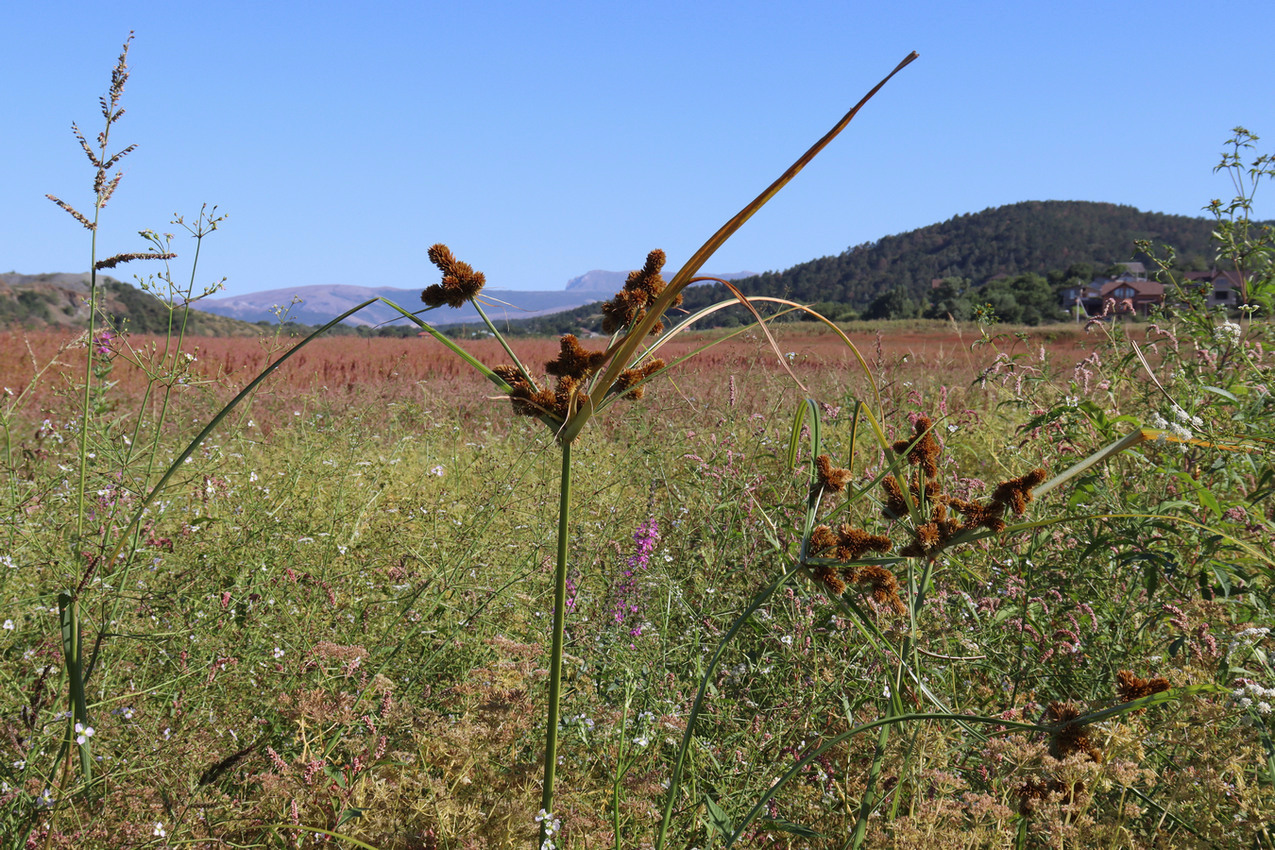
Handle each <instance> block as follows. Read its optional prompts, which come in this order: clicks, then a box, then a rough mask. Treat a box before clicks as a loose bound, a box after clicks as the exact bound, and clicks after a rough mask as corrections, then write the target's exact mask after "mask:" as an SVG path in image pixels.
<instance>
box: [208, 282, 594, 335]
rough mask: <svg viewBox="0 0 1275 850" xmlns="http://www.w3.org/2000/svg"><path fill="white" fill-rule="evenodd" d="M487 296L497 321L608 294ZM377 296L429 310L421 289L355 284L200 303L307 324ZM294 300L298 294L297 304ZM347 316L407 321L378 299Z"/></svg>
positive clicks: (461, 317)
mask: <svg viewBox="0 0 1275 850" xmlns="http://www.w3.org/2000/svg"><path fill="white" fill-rule="evenodd" d="M483 296H484V299H485V302H486V304H485V305H484V307H483V310H484V311H485V312H486V313H487V315H488V317H489V318H490V319H491V320H492V321H493V322H504V321H507V320H510V319H526V318H531V317H534V316H543V315H546V314H549V313H556V312H560V311H562V310H570V309H572V308H573V307H579V306H581V305H584V304H588V303H589V302H591V301H601V300H604V299H605V298H607V297H609V296H607V295H602V294H597V293H592V292H588V291H583V290H581V291H574V292H521V291H516V290H512V289H492V288H490V287H488V288H487V289H484V290H483ZM373 298H384V299H386V300H387V301H392V302H394V303H395V304H397V305H398V306H400V307H402V308H403V309H404V310H407V311H408V312H413V313H414V312H416V311H418V310H424V309H425V305H424V304H422V303H421V291H420V290H419V289H399V288H395V287H388V286H380V287H372V286H352V285H336V286H295V287H289V288H287V289H271V290H267V291H265V292H250V293H248V294H247V295H233V296H230V297H227V298H209V299H206V300H204V301H201V302H200V307H201V308H202V309H204V310H207V311H208V312H210V313H217V314H218V315H221V316H231V317H233V318H236V319H240V320H242V321H245V322H261V321H268V322H278V321H279V316H281V315H284V314H285V313H286V315H287V319H288V321H292V322H298V323H300V324H304V325H322V324H325V323H327V322H330V321H332V319H334V318H336V317H337V316H339V315H341V314H342V313H344V312H345V311H346V310H349V309H351V308H353V307H356V306H358V305H359V304H361V303H363V302H364V301H368V300H370V299H373ZM294 299H296V303H295V304H294V303H293V300H294ZM501 302H503V303H501ZM422 318H424V319H425V320H426V321H428V322H430V323H431V324H436V325H448V324H461V323H476V322H480V321H481V319H479V318H478V313H477V311H475V310H474V308H473V307H470V306H468V305H466V306H465V307H462V308H460V309H458V310H452V309H450V308H447V307H444V308H442V309H439V310H430V311H429V312H428V313H425V314H423V316H422ZM345 321H346V323H347V324H351V325H364V326H370V325H380V324H388V323H394V322H399V323H402V322H406V321H407V320H406V319H404V318H403V315H402V314H401V313H399V312H398V311H397V310H395V309H394V308H392V307H389V306H387V305H385V304H382V303H379V302H378V303H376V304H372V305H370V306H368V307H364V308H363V309H362V310H360V311H359V312H357V313H355V314H354V315H353V316H351V317H350V318H348V319H346V320H345Z"/></svg>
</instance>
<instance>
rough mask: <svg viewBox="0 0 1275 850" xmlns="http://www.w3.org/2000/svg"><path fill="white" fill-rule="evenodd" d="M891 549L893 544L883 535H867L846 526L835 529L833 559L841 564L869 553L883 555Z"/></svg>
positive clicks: (850, 526) (860, 530)
mask: <svg viewBox="0 0 1275 850" xmlns="http://www.w3.org/2000/svg"><path fill="white" fill-rule="evenodd" d="M893 548H894V542H893V541H892V540H890V538H888V537H885V536H884V535H880V534H869V533H868V532H866V531H864V530H863V529H861V528H855V527H854V526H852V525H848V524H846V525H842V526H841V527H840V528H838V529H837V549H836V555H835V557H836V559H837V560H838V561H841V562H843V563H847V562H849V561H857V560H859V559H860V558H862V557H863V556H864V555H866V554H867V553H869V552H879V553H881V554H885V553H886V552H889V551H890V550H891V549H893Z"/></svg>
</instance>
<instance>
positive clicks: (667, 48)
mask: <svg viewBox="0 0 1275 850" xmlns="http://www.w3.org/2000/svg"><path fill="white" fill-rule="evenodd" d="M0 6H2V8H0V32H4V33H5V36H6V37H5V51H4V60H5V64H6V65H7V75H8V81H7V82H6V83H5V84H4V85H3V86H0V105H2V106H3V114H4V115H5V116H6V121H5V124H6V128H5V130H4V132H3V133H0V161H3V162H4V163H5V164H4V167H3V172H2V174H3V178H2V179H0V198H2V199H3V203H0V271H9V270H14V271H19V272H23V273H28V274H30V273H37V272H45V271H79V270H83V269H85V268H87V266H88V258H89V244H88V239H87V238H86V237H87V235H88V234H87V232H86V231H84V230H83V229H81V228H80V227H79V226H78V225H77V224H76V223H75V222H74V221H73V220H72V219H71V218H70V217H69V216H67V215H66V214H65V213H63V212H62V211H61V210H59V209H57V208H56V207H55V206H54V205H53V204H51V203H50V202H49V201H47V200H46V199H45V198H44V195H45V193H46V192H47V193H53V194H56V195H59V196H61V197H62V198H64V199H66V200H67V201H69V202H70V203H72V204H74V205H77V206H80V207H81V208H83V207H88V206H90V205H91V198H92V194H91V192H92V186H91V182H92V170H91V167H90V166H89V164H88V162H87V160H86V159H85V158H84V155H83V153H82V152H81V151H80V149H79V147H78V145H77V144H76V142H75V140H74V139H73V137H72V136H71V133H70V124H71V122H72V121H76V122H78V123H79V125H80V127H81V128H82V129H83V130H84V131H85V133H86V134H87V135H89V136H90V138H91V137H92V136H93V135H95V134H96V133H97V131H98V130H99V129H100V126H101V122H100V117H99V112H98V108H97V98H98V97H99V96H100V95H101V94H102V93H104V92H105V91H106V88H107V86H108V83H109V79H110V70H111V67H112V66H113V64H114V61H115V58H116V56H117V55H118V53H119V48H120V45H121V44H122V42H123V40H124V38H125V37H126V36H127V34H128V31H129V30H130V29H132V30H135V31H136V38H135V41H134V42H133V46H132V49H131V50H130V53H129V60H130V61H129V64H130V70H131V74H132V76H131V77H130V79H129V81H128V86H127V88H126V90H125V93H124V101H123V105H124V107H125V109H126V110H127V115H125V116H124V118H123V119H122V120H121V121H120V123H118V124H117V125H116V127H115V129H114V130H113V140H114V141H118V142H119V144H120V145H121V146H122V145H124V144H129V143H136V144H137V145H138V149H137V151H136V152H135V153H133V154H132V155H131V156H129V157H127V158H126V159H125V160H124V168H125V172H126V173H125V176H124V179H123V182H122V184H121V185H120V188H119V190H118V192H117V194H116V198H115V200H113V201H112V203H111V205H110V206H108V207H107V209H106V210H105V211H104V213H103V215H104V224H103V227H102V230H101V235H100V237H99V239H100V242H101V245H100V249H99V253H100V255H107V254H112V253H119V252H123V251H134V250H142V249H143V248H144V247H145V246H144V245H143V243H142V242H141V240H140V239H139V238H138V237H137V236H136V235H135V234H136V231H138V230H141V229H143V228H149V229H153V230H156V231H165V230H172V229H173V228H171V227H169V225H168V224H167V222H168V221H169V220H170V219H171V217H172V215H173V214H174V213H181V214H184V215H186V216H187V217H190V216H192V215H193V214H194V213H195V212H197V211H198V209H199V207H200V205H201V204H202V203H205V202H207V203H209V204H217V205H218V206H219V209H220V210H221V211H223V212H225V213H228V214H229V216H230V218H229V219H228V221H227V222H226V223H225V225H224V226H223V228H222V230H221V231H219V232H218V233H216V234H214V236H213V238H212V239H210V240H209V241H208V242H207V243H206V244H205V249H204V253H203V255H202V256H201V260H200V263H201V265H200V274H199V279H200V281H201V282H209V281H213V280H216V279H218V278H220V277H223V276H225V277H227V278H228V281H227V288H226V294H237V293H245V292H252V291H257V290H265V289H275V288H283V287H287V286H295V285H304V284H336V283H349V284H363V285H390V286H401V287H405V288H419V287H422V286H424V285H425V284H428V283H430V282H433V281H434V280H435V278H436V277H437V274H436V272H435V271H434V270H433V267H432V266H430V265H429V264H428V260H427V259H426V256H425V251H426V249H427V248H428V246H429V245H431V244H432V243H434V242H445V243H447V244H448V245H450V246H451V247H452V249H453V250H454V251H455V253H456V255H457V256H458V257H459V258H460V259H463V260H466V261H468V262H470V263H472V264H473V265H474V266H475V267H476V268H478V269H480V270H482V271H484V272H486V274H487V278H488V285H489V286H493V287H503V288H513V289H560V288H562V286H563V285H564V284H565V283H566V281H567V280H568V279H569V278H571V277H574V276H576V275H579V274H582V273H584V272H586V271H588V270H590V269H598V268H600V269H611V270H624V269H630V268H636V267H638V266H640V265H641V263H642V261H643V258H644V257H645V256H646V253H647V252H648V251H650V250H651V249H653V248H664V249H665V250H666V251H667V252H668V254H669V265H670V266H671V267H676V266H678V265H680V264H681V262H682V261H684V260H685V259H686V257H688V256H689V255H690V253H691V252H693V251H694V250H695V249H696V248H697V247H698V246H699V245H700V244H701V243H702V242H703V240H704V239H706V238H707V237H708V236H709V235H710V234H711V233H712V232H713V231H714V230H716V229H717V227H718V226H720V225H721V223H722V222H724V221H725V220H726V219H727V218H729V217H730V216H731V215H733V214H734V213H735V212H737V211H738V210H739V208H740V207H741V206H743V205H744V204H745V203H747V202H748V201H749V200H751V199H752V198H753V197H754V196H755V195H756V194H757V193H758V192H759V191H760V190H761V189H762V188H764V187H765V186H766V185H767V184H768V183H769V182H770V181H771V180H773V179H774V178H775V177H776V176H778V174H779V173H780V172H781V171H782V170H783V169H784V168H786V167H787V166H788V165H789V164H790V163H791V162H792V160H793V159H795V158H796V157H797V156H798V155H799V154H801V153H802V152H803V151H804V150H805V149H806V148H807V147H808V146H809V145H810V144H811V143H812V142H813V141H814V140H815V139H817V138H818V137H819V136H821V135H822V134H823V133H824V132H825V131H826V130H827V129H828V128H829V127H830V126H831V125H832V124H833V123H835V121H836V120H837V119H838V118H839V117H840V116H841V115H842V114H843V113H844V112H845V111H846V110H847V109H848V108H849V107H850V106H851V105H853V104H854V102H855V101H857V100H858V99H859V97H860V96H861V95H862V94H863V93H864V92H866V91H867V90H868V89H869V88H870V87H871V86H872V85H873V84H875V83H876V82H877V80H879V79H880V78H881V77H883V76H884V75H885V74H886V73H888V72H889V70H890V69H891V68H893V67H894V66H895V65H896V64H897V63H898V62H899V61H900V60H901V59H902V58H903V57H904V56H905V55H907V53H908V52H909V51H912V50H916V51H918V52H919V53H920V54H921V56H920V59H918V60H917V61H916V62H915V63H913V64H912V65H911V66H910V67H908V68H906V69H904V70H903V71H902V72H901V73H900V74H899V76H897V77H896V78H895V79H894V80H893V81H892V82H891V83H890V84H889V85H888V86H886V88H885V89H883V90H882V91H881V93H880V94H878V95H877V97H876V99H875V100H873V101H872V102H871V103H870V104H869V105H868V107H867V108H866V109H865V110H864V111H863V112H862V113H861V115H860V117H859V118H858V119H857V120H856V121H855V122H854V123H853V124H851V126H850V127H849V129H848V130H847V131H846V133H845V134H843V135H842V136H841V138H839V139H838V140H837V141H836V142H835V143H834V144H833V146H832V147H831V148H829V149H828V150H827V151H826V152H825V153H824V154H823V155H822V156H821V157H820V158H819V159H817V160H816V161H815V162H814V164H813V165H811V166H810V167H809V168H808V169H807V170H806V171H805V172H804V173H803V174H802V175H800V176H799V177H798V178H797V180H796V181H795V182H794V183H793V184H791V185H790V186H789V187H788V188H787V189H786V190H785V191H784V192H783V193H782V194H781V195H780V196H779V197H778V198H777V199H776V200H774V201H773V202H772V203H771V204H770V205H768V206H767V207H766V208H765V209H763V210H762V211H761V212H760V213H759V214H758V215H757V216H756V217H754V218H753V220H752V221H751V222H749V223H748V224H747V225H746V226H745V227H744V228H743V229H742V230H741V231H740V232H739V233H738V234H737V235H736V236H735V238H734V239H733V240H732V242H730V243H728V244H727V245H726V246H725V247H724V248H723V249H722V250H721V251H719V253H718V254H717V256H716V257H714V258H713V259H711V260H710V261H709V263H708V265H707V268H708V269H710V270H714V271H719V272H735V271H743V270H749V271H765V270H769V269H784V268H787V267H789V266H791V265H794V264H796V263H799V262H802V261H805V260H809V259H813V258H815V257H820V256H825V255H833V254H838V253H840V252H841V251H844V250H845V249H846V248H848V247H850V246H852V245H855V244H858V243H861V242H866V241H870V240H873V239H877V238H879V237H881V236H885V235H888V234H891V233H899V232H903V231H906V230H910V229H912V228H916V227H921V226H924V225H927V224H933V223H935V222H939V221H944V220H946V219H948V218H951V217H952V216H954V215H959V214H961V213H966V212H976V211H979V210H982V209H986V208H988V207H992V206H998V205H1000V204H1007V203H1013V202H1016V201H1023V200H1048V199H1064V200H1093V201H1109V202H1113V203H1121V204H1130V205H1133V206H1136V207H1138V208H1140V209H1143V210H1149V211H1157V212H1166V213H1178V214H1185V215H1196V214H1200V210H1201V208H1202V207H1203V206H1204V205H1205V204H1206V203H1207V202H1208V201H1209V199H1210V198H1213V197H1222V198H1227V199H1229V198H1230V197H1231V195H1232V194H1233V192H1232V190H1231V187H1230V184H1229V183H1228V182H1226V181H1225V180H1224V179H1222V178H1221V177H1220V176H1219V175H1215V174H1213V172H1212V168H1213V166H1214V165H1215V164H1216V163H1217V161H1218V159H1219V157H1220V153H1221V149H1222V143H1223V142H1224V141H1225V140H1226V139H1227V138H1228V136H1229V133H1230V130H1231V128H1232V127H1234V126H1236V125H1237V124H1241V125H1244V126H1247V127H1248V128H1249V129H1250V130H1252V131H1254V132H1256V133H1258V134H1259V135H1261V134H1263V133H1265V134H1267V136H1268V138H1266V139H1263V141H1262V150H1264V151H1272V150H1275V51H1272V50H1271V49H1270V43H1269V42H1270V39H1271V36H1272V35H1275V13H1273V12H1272V7H1271V5H1270V0H1231V2H1227V3H1225V4H1222V3H1213V2H1206V0H1190V1H1189V2H1188V0H1154V2H1141V0H1138V1H1137V2H1123V0H1101V2H1090V0H1069V2H1065V3H1064V2H1037V0H1012V2H978V0H968V2H961V3H958V2H952V0H925V1H924V2H909V0H896V2H892V3H885V2H876V3H860V2H845V0H843V1H842V2H800V0H788V2H761V1H760V0H737V2H729V3H728V2H696V0H672V1H671V2H641V0H630V2H624V3H619V2H602V0H594V2H553V0H536V1H535V2H523V0H510V2H503V3H486V2H480V1H479V0H471V2H459V1H458V0H454V1H453V2H447V3H437V2H430V0H418V2H360V3H353V2H324V0H307V2H265V1H264V0H253V2H239V0H223V2H200V3H195V2H187V0H175V2H174V0H168V2H164V3H152V2H147V1H146V0H137V2H131V3H128V4H119V5H113V4H103V3H100V2H98V3H92V4H90V3H71V2H60V0H43V2H38V3H19V2H9V3H3V4H0ZM1258 213H1259V215H1261V216H1263V217H1275V207H1273V206H1272V205H1271V204H1270V198H1266V199H1265V201H1263V202H1261V203H1259V207H1258ZM178 250H179V251H183V252H186V256H183V257H182V258H181V260H179V261H178V262H177V264H176V266H175V267H176V268H177V269H178V270H181V269H184V268H186V266H184V265H183V263H184V261H185V260H187V259H189V245H188V244H179V246H178ZM1113 259H1120V258H1113ZM141 265H142V264H134V265H133V267H132V268H129V267H120V268H119V269H117V270H116V271H117V272H123V274H122V275H121V276H122V277H124V278H125V279H129V277H130V275H131V274H132V273H133V272H135V271H142V270H143V269H142V268H141ZM152 270H153V269H152Z"/></svg>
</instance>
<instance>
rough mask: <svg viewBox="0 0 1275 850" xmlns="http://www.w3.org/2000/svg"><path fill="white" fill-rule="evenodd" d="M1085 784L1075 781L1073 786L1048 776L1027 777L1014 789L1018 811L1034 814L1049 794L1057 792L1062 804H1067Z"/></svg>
mask: <svg viewBox="0 0 1275 850" xmlns="http://www.w3.org/2000/svg"><path fill="white" fill-rule="evenodd" d="M1084 790H1085V785H1084V783H1083V782H1080V783H1077V784H1076V785H1075V786H1070V785H1067V784H1066V783H1064V782H1062V781H1060V780H1058V779H1056V778H1054V777H1050V778H1049V779H1047V780H1037V779H1035V778H1030V777H1029V778H1028V779H1027V781H1026V782H1024V783H1023V784H1022V785H1021V786H1020V787H1019V788H1017V789H1016V792H1015V793H1017V795H1018V800H1019V807H1018V811H1019V813H1021V814H1023V815H1031V814H1034V813H1035V811H1036V809H1037V807H1038V806H1039V805H1040V804H1041V803H1043V802H1045V800H1046V799H1048V798H1049V796H1050V795H1051V794H1057V795H1058V796H1059V798H1060V800H1061V802H1062V804H1063V805H1064V806H1069V805H1071V804H1072V802H1073V801H1074V799H1075V795H1076V794H1077V793H1083V792H1084Z"/></svg>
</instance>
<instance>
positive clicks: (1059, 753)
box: [1045, 702, 1102, 762]
mask: <svg viewBox="0 0 1275 850" xmlns="http://www.w3.org/2000/svg"><path fill="white" fill-rule="evenodd" d="M1080 714H1081V712H1080V709H1079V708H1077V707H1076V706H1074V705H1072V704H1071V703H1069V702H1068V703H1062V702H1051V703H1050V704H1049V707H1048V708H1047V709H1045V721H1046V722H1047V723H1049V724H1051V725H1060V724H1061V725H1060V728H1059V729H1058V730H1057V731H1056V732H1054V733H1053V735H1051V736H1050V738H1049V754H1050V755H1051V756H1053V757H1054V758H1056V759H1058V760H1059V761H1062V760H1063V759H1065V758H1067V756H1069V755H1072V754H1073V753H1084V754H1085V755H1087V756H1089V758H1090V759H1091V760H1093V761H1095V762H1101V761H1102V753H1101V752H1100V751H1099V750H1098V748H1097V747H1095V746H1094V745H1093V742H1092V741H1090V740H1089V734H1088V733H1087V732H1086V731H1085V727H1084V726H1082V725H1079V724H1077V723H1076V722H1075V720H1076V718H1078V717H1080Z"/></svg>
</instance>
